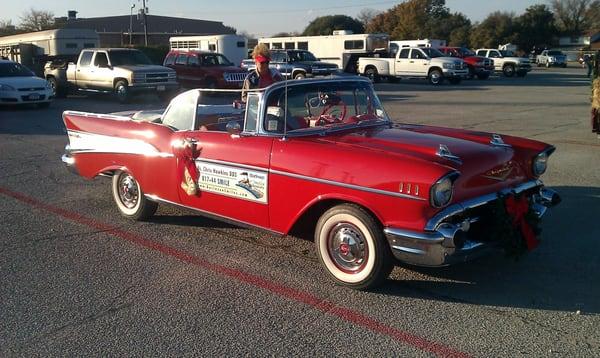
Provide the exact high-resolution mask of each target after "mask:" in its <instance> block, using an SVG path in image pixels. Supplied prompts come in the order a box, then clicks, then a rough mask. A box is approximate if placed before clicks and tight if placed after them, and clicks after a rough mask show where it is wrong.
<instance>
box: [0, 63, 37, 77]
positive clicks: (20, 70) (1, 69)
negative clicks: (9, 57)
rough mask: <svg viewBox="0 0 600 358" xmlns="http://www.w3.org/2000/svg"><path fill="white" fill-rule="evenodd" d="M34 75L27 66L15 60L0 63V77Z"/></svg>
mask: <svg viewBox="0 0 600 358" xmlns="http://www.w3.org/2000/svg"><path fill="white" fill-rule="evenodd" d="M31 76H35V75H34V74H33V72H31V70H30V69H28V68H27V67H25V66H23V65H21V64H20V63H16V62H5V63H0V77H31Z"/></svg>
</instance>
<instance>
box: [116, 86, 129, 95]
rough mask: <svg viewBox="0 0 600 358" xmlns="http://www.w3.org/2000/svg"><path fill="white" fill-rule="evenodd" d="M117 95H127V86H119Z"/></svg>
mask: <svg viewBox="0 0 600 358" xmlns="http://www.w3.org/2000/svg"><path fill="white" fill-rule="evenodd" d="M117 96H119V97H125V96H127V88H125V86H119V87H117Z"/></svg>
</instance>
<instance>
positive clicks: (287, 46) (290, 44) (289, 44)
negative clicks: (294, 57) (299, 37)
mask: <svg viewBox="0 0 600 358" xmlns="http://www.w3.org/2000/svg"><path fill="white" fill-rule="evenodd" d="M294 47H296V44H295V43H293V42H286V43H285V49H286V50H293V49H294Z"/></svg>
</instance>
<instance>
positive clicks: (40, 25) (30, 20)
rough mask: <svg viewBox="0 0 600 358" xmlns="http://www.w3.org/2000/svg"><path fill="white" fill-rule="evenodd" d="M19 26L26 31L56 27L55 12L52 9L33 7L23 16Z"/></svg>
mask: <svg viewBox="0 0 600 358" xmlns="http://www.w3.org/2000/svg"><path fill="white" fill-rule="evenodd" d="M19 28H20V29H21V30H23V31H25V32H29V31H41V30H49V29H53V28H55V25H54V14H53V13H52V12H50V11H45V10H35V9H33V8H31V9H29V10H28V11H25V12H24V13H23V15H22V16H21V24H20V25H19Z"/></svg>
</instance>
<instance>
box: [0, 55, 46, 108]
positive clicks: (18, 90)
mask: <svg viewBox="0 0 600 358" xmlns="http://www.w3.org/2000/svg"><path fill="white" fill-rule="evenodd" d="M53 99H54V92H53V90H52V87H51V86H50V84H49V83H48V82H47V81H46V80H45V79H43V78H39V77H36V76H35V74H34V73H33V72H31V70H30V69H28V68H27V67H25V66H23V65H21V64H20V63H17V62H14V61H10V60H0V105H15V104H37V105H38V106H39V107H48V106H49V105H50V102H52V100H53Z"/></svg>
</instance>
